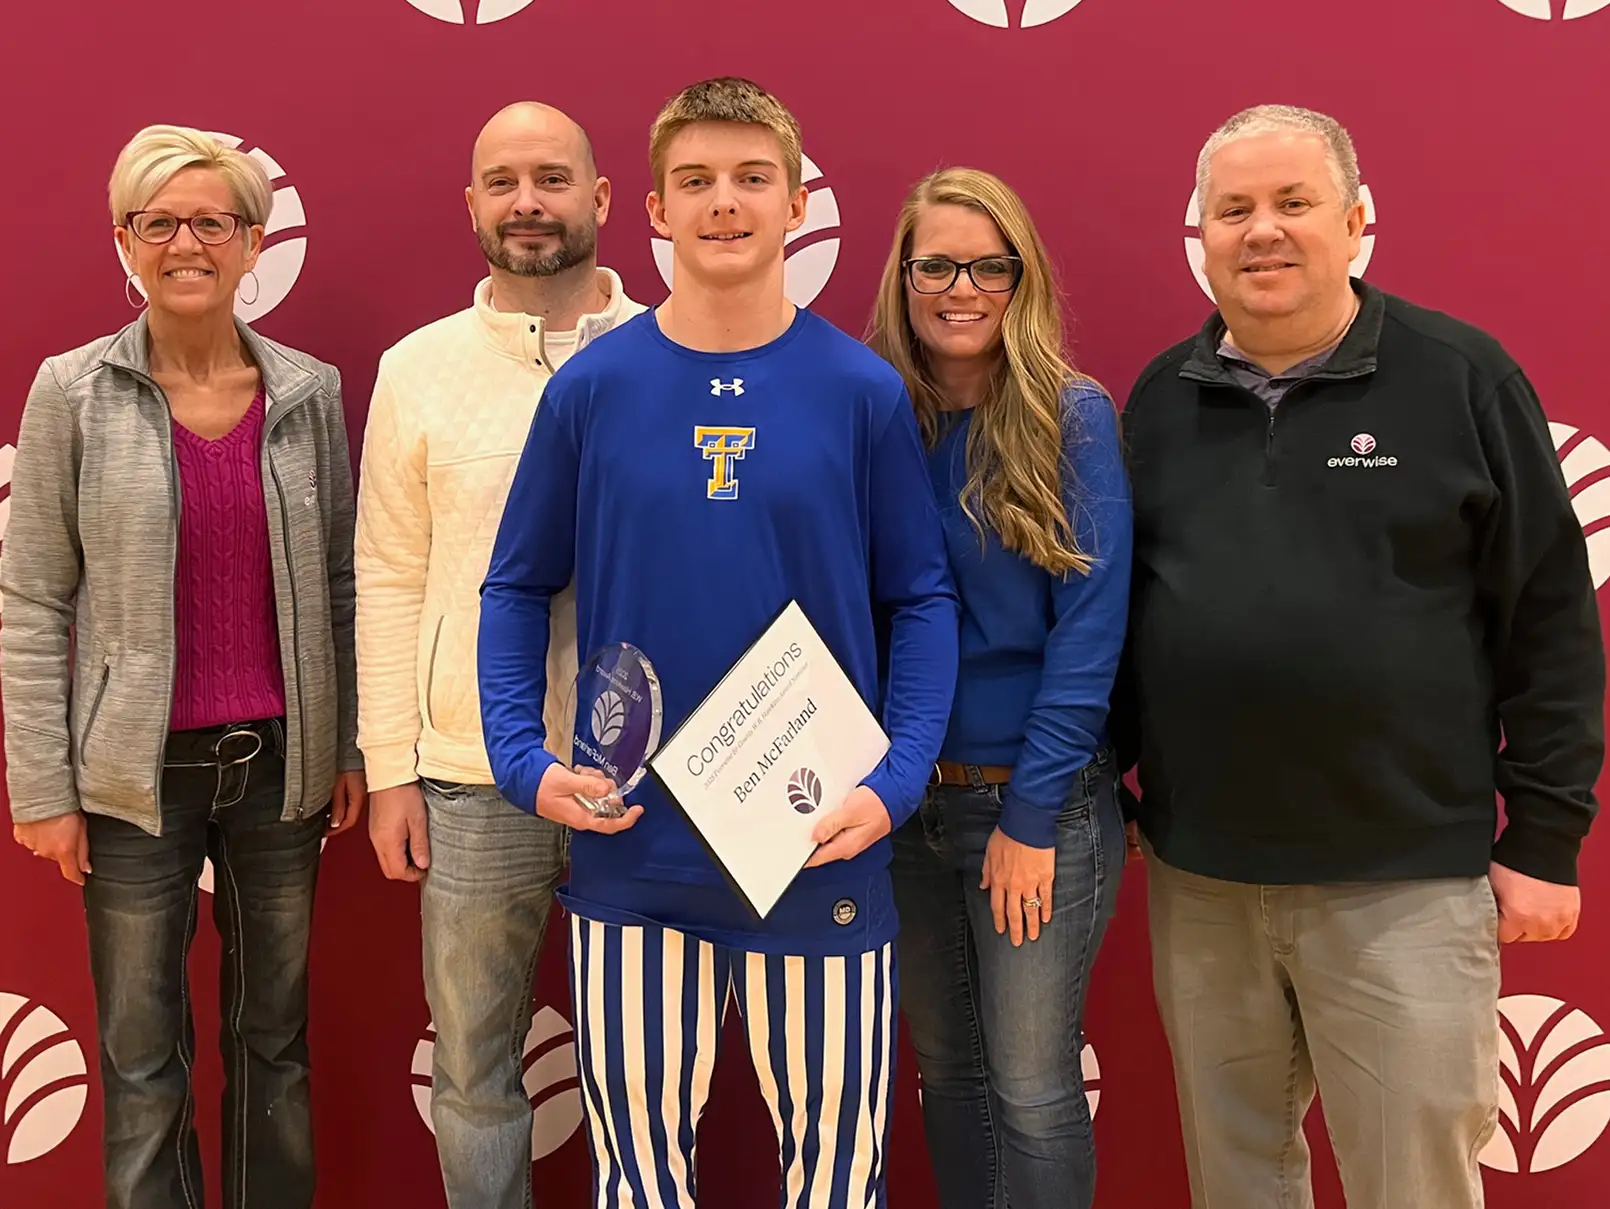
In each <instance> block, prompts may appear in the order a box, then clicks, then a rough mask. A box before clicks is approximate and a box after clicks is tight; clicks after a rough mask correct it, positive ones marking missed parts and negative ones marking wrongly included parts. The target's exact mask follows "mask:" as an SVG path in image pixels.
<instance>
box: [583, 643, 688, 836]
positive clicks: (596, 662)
mask: <svg viewBox="0 0 1610 1209" xmlns="http://www.w3.org/2000/svg"><path fill="white" fill-rule="evenodd" d="M572 696H573V698H574V702H575V708H574V712H573V713H572V715H571V717H572V722H573V730H572V732H571V767H572V768H574V769H575V770H576V771H578V772H581V771H587V770H592V771H596V772H600V773H602V774H603V775H604V776H606V777H608V778H609V779H610V780H611V781H613V782H614V783H615V789H614V791H613V792H611V793H609V794H607V795H606V796H604V797H603V798H599V799H596V800H595V799H592V798H588V797H585V796H583V795H582V794H579V793H578V794H576V795H575V797H576V800H577V801H578V802H580V803H581V804H582V805H583V806H584V807H586V808H587V810H588V811H589V812H591V813H592V814H594V815H596V816H598V817H600V818H607V819H615V818H620V817H621V816H622V815H624V814H625V813H626V802H625V797H626V795H627V794H628V793H630V792H631V791H632V789H633V788H634V787H635V786H636V785H637V783H638V782H639V781H641V780H642V779H643V773H644V772H646V771H647V769H648V759H649V757H650V756H652V755H653V754H654V751H655V749H656V748H657V747H658V746H659V745H660V720H661V718H662V717H663V716H664V712H665V711H664V708H663V706H662V705H661V703H660V678H659V676H658V675H657V674H656V673H655V671H654V665H653V664H652V663H650V662H649V661H648V656H646V655H644V654H643V652H642V651H640V650H638V649H637V648H636V647H635V646H632V645H631V644H629V643H625V642H617V643H613V644H611V645H609V646H606V647H601V648H600V649H599V650H597V651H594V652H593V653H592V654H591V655H589V656H588V657H587V658H586V659H584V660H582V662H581V668H580V670H579V671H578V672H577V673H576V681H575V684H574V686H573V687H572Z"/></svg>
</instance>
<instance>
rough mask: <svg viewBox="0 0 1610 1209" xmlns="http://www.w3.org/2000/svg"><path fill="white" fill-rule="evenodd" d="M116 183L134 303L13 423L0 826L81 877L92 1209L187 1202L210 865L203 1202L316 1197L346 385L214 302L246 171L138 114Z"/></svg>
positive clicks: (242, 206) (341, 783) (338, 792)
mask: <svg viewBox="0 0 1610 1209" xmlns="http://www.w3.org/2000/svg"><path fill="white" fill-rule="evenodd" d="M110 194H111V206H112V221H113V225H114V229H115V233H116V236H117V239H118V243H119V245H120V247H121V249H122V252H123V256H124V259H125V262H126V264H127V265H128V267H129V277H128V281H127V282H126V283H125V286H124V290H125V295H126V297H127V298H128V301H129V303H130V305H131V306H134V307H136V308H138V309H140V310H141V312H142V313H141V314H140V316H139V317H138V318H137V319H136V320H135V321H134V322H133V323H131V324H129V325H128V326H127V327H125V328H124V329H123V330H122V331H120V332H118V333H116V334H115V335H111V336H104V337H102V338H101V339H99V340H96V341H93V342H92V343H90V344H87V345H84V346H83V347H82V348H78V349H74V350H73V351H71V352H68V353H63V354H61V355H60V356H56V357H50V358H48V359H46V361H45V362H44V364H43V365H42V366H41V367H40V370H39V373H38V376H37V377H36V378H35V379H34V384H33V388H32V389H31V390H30V391H29V393H28V401H27V405H26V407H25V408H24V411H23V417H22V431H21V435H20V436H19V437H18V440H17V454H16V463H15V466H14V469H13V478H12V483H11V522H10V527H9V529H8V531H7V533H6V541H5V547H4V553H3V555H0V592H3V593H4V601H5V625H4V627H3V628H0V695H3V706H4V711H5V720H6V727H5V744H6V779H7V787H8V790H9V794H10V804H11V815H12V820H13V822H14V824H15V826H14V829H13V830H14V835H15V837H16V839H17V841H18V842H19V843H21V844H23V845H24V846H26V847H27V848H29V849H30V850H32V851H33V852H34V854H35V855H37V856H41V857H44V858H46V859H47V860H50V861H53V862H55V863H56V864H57V865H58V866H59V867H60V869H61V873H62V876H63V877H65V878H67V879H68V880H69V881H72V882H75V883H77V884H79V885H82V886H83V887H84V914H85V920H86V923H87V925H88V930H89V953H90V971H91V974H92V976H93V978H94V982H95V999H96V1011H97V1015H98V1017H99V1023H100V1061H101V1083H102V1089H103V1092H104V1096H105V1148H104V1155H105V1167H106V1200H107V1204H108V1205H109V1206H111V1207H112V1209H172V1207H173V1206H176V1205H200V1204H201V1202H202V1191H201V1190H202V1172H201V1159H200V1153H199V1147H198V1145H197V1141H196V1132H195V1128H194V1125H193V1123H192V1109H193V1107H194V1092H193V1088H192V1086H191V1080H190V1071H191V1067H192V1066H193V1064H194V1056H195V1055H194V1049H195V1039H194V1027H193V1024H192V1021H191V1018H190V996H189V992H188V988H187V983H186V977H185V957H186V954H187V952H188V951H189V947H190V940H191V938H192V936H193V935H194V932H195V926H196V913H197V898H198V893H197V892H198V885H197V879H198V878H199V877H200V875H201V872H202V864H203V861H204V860H205V859H206V858H207V857H209V856H210V857H211V858H212V861H213V866H214V871H215V881H214V886H215V891H214V897H213V918H214V920H215V921H216V923H217V926H218V929H219V931H220V933H221V934H222V936H223V942H224V943H223V970H222V988H221V996H220V999H221V1008H222V1016H223V1033H222V1046H223V1058H224V1074H225V1093H224V1120H223V1173H222V1174H223V1187H224V1202H225V1204H226V1205H227V1206H228V1207H229V1209H246V1207H247V1206H252V1207H260V1209H306V1206H309V1205H311V1204H312V1201H313V1129H312V1120H311V1114H310V1105H309V1094H308V1047H307V962H308V939H309V932H310V929H311V926H312V921H313V890H314V883H315V880H316V877H317V872H318V865H319V850H320V847H321V844H322V841H323V839H324V837H325V836H327V835H329V834H332V833H335V832H338V831H345V830H349V829H350V828H351V827H352V825H353V824H354V823H356V822H357V820H358V817H359V815H360V814H361V812H362V810H363V806H364V780H363V773H362V772H361V771H360V770H361V768H362V760H361V758H360V756H359V752H358V747H357V742H356V733H355V731H356V724H357V723H356V719H357V701H356V697H355V691H354V685H355V682H356V668H355V664H354V655H353V577H352V529H353V519H354V508H353V497H352V472H351V465H350V463H349V461H348V456H347V438H346V428H345V424H344V417H343V414H342V409H341V388H340V379H339V376H338V375H337V373H336V371H335V369H334V368H332V367H331V366H329V365H325V364H324V363H322V362H320V361H316V360H314V359H313V358H312V357H309V356H307V355H306V354H305V353H299V352H296V351H295V350H293V349H289V348H285V347H283V346H281V345H278V344H275V343H274V342H273V341H270V340H265V339H263V338H262V337H261V336H258V335H257V334H256V333H255V332H253V331H252V330H251V329H250V328H249V327H247V326H246V325H245V324H244V323H241V322H239V321H238V320H237V319H236V318H235V315H234V302H235V300H236V297H237V296H241V297H244V298H245V300H246V301H247V302H250V301H251V299H252V298H253V297H255V294H253V293H251V291H252V290H253V289H254V287H255V285H256V281H255V277H254V276H253V274H252V266H253V265H254V264H255V263H256V260H257V256H258V253H259V251H260V250H261V249H262V246H263V236H264V229H265V224H266V223H267V221H268V216H269V209H270V206H271V203H272V190H271V186H270V184H269V179H268V176H267V174H266V173H265V172H264V170H263V168H262V167H261V166H260V165H259V164H258V163H257V162H256V161H255V160H253V159H252V158H250V157H249V156H246V155H243V154H241V153H240V152H238V151H235V150H232V149H230V148H228V147H225V146H223V145H222V144H221V143H219V142H218V141H217V140H216V139H214V138H212V137H210V136H208V135H206V134H203V133H201V132H199V131H195V130H189V129H185V128H181V127H174V126H153V127H149V128H147V129H146V130H143V131H141V132H140V133H139V134H138V135H136V136H135V138H134V139H133V141H132V142H130V143H129V144H128V146H126V147H125V148H124V149H123V152H122V154H121V155H120V156H119V158H118V161H117V165H116V167H115V169H114V171H113V173H112V180H111V186H110ZM243 283H244V284H243Z"/></svg>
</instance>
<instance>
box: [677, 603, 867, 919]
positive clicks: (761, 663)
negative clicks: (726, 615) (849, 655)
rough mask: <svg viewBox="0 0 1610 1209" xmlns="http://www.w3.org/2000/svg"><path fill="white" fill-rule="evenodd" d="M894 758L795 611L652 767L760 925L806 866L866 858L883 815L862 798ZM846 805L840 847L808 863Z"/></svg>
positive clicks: (793, 608)
mask: <svg viewBox="0 0 1610 1209" xmlns="http://www.w3.org/2000/svg"><path fill="white" fill-rule="evenodd" d="M888 750H889V737H888V736H887V735H886V734H885V733H884V731H883V728H882V727H881V726H880V725H879V724H878V721H877V719H876V718H875V717H873V715H872V711H871V710H869V709H868V708H867V706H866V703H865V702H864V701H862V699H861V694H860V693H859V692H858V691H857V690H856V687H855V685H854V684H853V683H851V681H850V679H849V677H848V676H846V675H845V674H844V671H843V669H842V668H840V667H839V665H838V661H837V660H835V659H834V658H833V655H832V653H831V652H830V651H829V650H828V649H827V645H826V643H824V642H823V641H822V639H821V636H820V635H818V634H817V632H816V629H815V627H814V626H812V625H811V623H810V620H809V619H808V618H807V617H806V616H805V613H804V611H803V610H802V609H801V608H800V607H799V604H798V602H790V603H789V605H788V607H787V608H786V609H784V610H783V612H782V614H781V615H780V616H779V617H778V618H777V620H776V621H775V622H773V623H772V625H771V626H770V627H769V628H768V629H767V630H766V632H765V633H764V634H763V635H761V637H760V638H759V639H758V640H757V641H756V642H755V643H754V644H753V645H752V646H751V647H750V648H749V650H748V651H746V652H745V653H744V655H743V657H742V658H741V659H739V661H738V662H737V663H736V664H735V665H734V666H733V668H732V670H731V671H729V672H728V673H727V674H726V675H725V676H724V677H723V678H722V680H721V682H720V683H719V684H718V685H716V687H715V689H714V690H712V691H711V693H710V695H709V696H708V697H706V698H705V700H704V701H703V703H702V704H700V706H699V707H698V708H697V709H696V710H694V711H693V713H692V714H690V715H689V716H688V718H687V719H686V720H685V721H684V722H683V723H682V725H681V726H680V727H678V728H677V730H676V733H675V734H674V735H672V736H671V738H670V739H668V740H667V741H666V742H665V744H664V745H663V746H662V747H660V749H659V750H658V751H657V752H655V753H654V754H653V756H652V757H651V758H650V759H649V761H648V766H649V768H650V770H651V771H652V772H653V773H654V775H655V777H656V778H657V779H658V780H659V781H660V783H661V784H662V785H663V786H664V787H665V789H666V791H667V792H668V793H669V794H670V795H671V796H672V797H673V798H674V799H675V800H676V802H677V804H678V805H679V806H680V807H681V808H682V811H683V812H684V813H685V814H686V815H687V817H688V821H689V822H690V823H691V824H692V825H693V827H694V829H695V830H696V831H697V832H698V833H699V834H700V836H701V837H703V840H704V842H705V845H706V846H707V847H708V848H709V850H710V853H711V855H712V856H713V857H714V859H715V860H716V861H717V863H718V864H720V865H721V867H722V868H723V870H724V871H725V872H726V874H727V876H728V877H729V878H730V879H731V881H732V883H733V885H734V887H735V888H736V889H737V890H738V892H739V893H740V894H741V895H742V896H743V897H744V899H745V900H746V901H747V902H748V903H749V905H750V906H751V907H752V908H753V909H754V910H755V912H756V914H758V915H760V916H762V917H764V916H765V915H766V914H767V912H769V911H770V910H771V908H772V907H773V906H774V905H775V904H776V902H777V900H778V899H779V898H781V897H782V895H783V892H784V891H785V890H786V889H787V888H788V886H789V883H791V882H792V881H793V880H794V878H795V876H796V875H797V874H798V873H799V871H800V869H801V868H803V867H804V866H805V865H806V863H807V862H811V863H822V862H825V861H827V860H832V859H835V854H834V852H833V849H834V848H835V846H836V847H837V849H838V850H839V854H842V855H853V852H854V851H859V849H860V848H861V847H865V846H866V845H865V844H859V846H857V843H858V840H859V839H864V838H865V836H864V833H863V834H857V832H858V830H859V828H862V827H866V826H872V827H877V826H878V825H879V824H878V820H877V818H876V812H875V810H874V809H873V807H876V808H877V809H882V805H881V803H879V802H878V799H877V796H876V795H875V794H873V793H872V791H871V790H863V791H861V792H860V793H859V794H857V793H855V791H856V790H857V787H858V786H860V783H861V781H862V780H863V779H864V778H865V777H866V776H867V775H868V774H869V773H871V772H872V770H873V769H875V768H876V767H877V766H878V762H879V761H880V760H882V759H883V757H884V754H885V753H886V752H887V751H888ZM852 795H853V796H854V799H855V800H853V801H851V800H850V799H851V798H852ZM841 804H846V805H849V806H851V807H853V808H854V809H852V810H851V811H850V812H849V813H848V814H847V815H845V816H841V818H840V822H841V823H843V824H846V826H844V827H843V828H842V830H840V831H839V832H838V836H839V837H840V838H835V839H832V840H830V841H829V843H828V845H827V846H826V847H825V848H824V849H823V851H822V853H821V860H820V861H812V854H813V853H815V852H816V851H817V844H816V840H815V839H814V838H813V833H814V832H815V831H816V828H817V825H818V824H819V823H820V822H821V821H822V818H823V817H824V816H825V815H828V814H830V813H831V812H833V811H834V810H836V809H838V807H839V806H840V805H841ZM881 827H882V829H883V830H887V828H888V813H887V811H884V812H883V819H882V823H881ZM880 834H881V833H880ZM873 838H874V839H875V838H877V837H876V836H874V837H873ZM869 842H870V841H869Z"/></svg>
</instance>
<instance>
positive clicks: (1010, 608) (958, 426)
mask: <svg viewBox="0 0 1610 1209" xmlns="http://www.w3.org/2000/svg"><path fill="white" fill-rule="evenodd" d="M971 421H972V412H971V411H967V412H962V413H959V414H957V415H956V417H955V418H954V421H953V423H952V425H951V426H950V427H949V428H948V429H947V430H946V431H945V433H944V435H943V437H942V438H941V440H940V441H939V443H938V445H937V446H936V447H935V448H934V450H933V451H932V452H931V453H930V454H929V457H928V467H929V472H930V474H931V475H932V477H933V484H934V491H935V494H936V495H937V497H938V500H939V507H940V518H941V521H942V523H943V526H944V531H945V544H946V547H947V548H948V550H949V553H950V565H951V570H952V572H953V574H954V576H955V579H956V587H957V591H958V592H959V594H960V596H961V604H962V622H961V669H960V672H959V673H958V676H957V681H956V699H955V704H954V706H953V708H952V711H951V717H950V729H949V732H948V733H947V735H946V737H945V745H944V750H943V758H944V759H946V760H954V761H956V762H958V763H964V764H996V765H1009V766H1011V767H1012V769H1013V771H1012V779H1011V781H1010V782H1009V783H1008V785H1007V786H1006V789H1005V791H1004V793H1003V794H1002V797H1001V821H1000V827H1001V830H1002V831H1003V832H1005V833H1006V834H1007V835H1008V836H1010V837H1011V838H1012V839H1014V840H1017V841H1019V842H1020V843H1024V844H1029V845H1032V846H1033V847H1036V848H1048V847H1050V846H1052V845H1053V844H1054V843H1055V842H1056V819H1057V813H1058V811H1059V810H1061V808H1062V806H1063V804H1064V803H1065V802H1066V801H1067V798H1068V794H1069V792H1070V791H1071V790H1072V788H1073V782H1074V777H1075V775H1076V774H1077V773H1078V771H1079V769H1081V768H1083V767H1084V766H1085V765H1086V764H1087V763H1089V761H1090V759H1091V757H1092V756H1093V755H1094V754H1095V753H1096V751H1097V749H1098V748H1099V747H1100V746H1101V745H1102V744H1103V743H1104V742H1105V741H1106V733H1107V702H1108V698H1109V697H1110V696H1111V694H1112V684H1113V677H1114V676H1115V675H1116V673H1117V669H1118V659H1119V656H1120V654H1121V653H1122V650H1123V645H1124V632H1125V625H1126V620H1127V615H1128V609H1129V561H1130V548H1131V538H1132V528H1133V526H1132V519H1131V514H1130V505H1129V482H1128V476H1127V475H1126V473H1125V471H1124V460H1123V454H1122V451H1121V447H1120V445H1119V440H1118V423H1117V416H1116V413H1115V411H1114V409H1113V405H1112V403H1111V401H1110V400H1109V399H1108V398H1107V396H1106V395H1104V394H1103V393H1102V392H1101V391H1099V390H1097V389H1095V388H1094V387H1089V386H1080V387H1076V388H1072V389H1070V390H1069V391H1068V392H1067V393H1066V395H1065V396H1064V422H1063V466H1064V473H1063V499H1064V502H1065V504H1066V506H1067V509H1068V518H1069V522H1070V523H1071V524H1072V525H1073V529H1074V533H1075V534H1076V535H1077V537H1078V541H1079V548H1080V549H1081V550H1083V551H1084V552H1085V553H1087V554H1089V555H1091V556H1092V557H1093V558H1094V559H1095V566H1094V567H1093V568H1092V570H1091V572H1090V574H1089V575H1081V574H1079V573H1078V572H1072V573H1070V574H1069V575H1067V576H1065V577H1059V576H1054V575H1051V574H1050V573H1049V572H1047V571H1045V570H1042V569H1041V568H1039V567H1037V566H1035V565H1034V564H1033V563H1031V562H1030V561H1029V560H1028V559H1026V558H1024V557H1023V556H1022V555H1020V554H1016V553H1014V552H1012V551H1009V550H1007V549H1005V548H1004V547H1003V546H1002V545H1001V543H1000V539H999V538H998V537H996V535H995V534H994V533H993V532H990V531H989V530H988V529H987V528H986V531H985V539H986V540H985V543H984V544H983V545H980V542H979V537H978V531H977V530H976V529H974V528H973V525H972V522H971V521H969V520H968V518H967V515H966V513H964V512H963V511H962V507H961V504H960V502H959V497H960V494H961V491H962V488H963V486H964V485H965V483H966V481H967V468H966V449H967V434H968V431H969V430H970V429H971V426H972V424H971ZM976 511H977V509H976V508H975V512H976Z"/></svg>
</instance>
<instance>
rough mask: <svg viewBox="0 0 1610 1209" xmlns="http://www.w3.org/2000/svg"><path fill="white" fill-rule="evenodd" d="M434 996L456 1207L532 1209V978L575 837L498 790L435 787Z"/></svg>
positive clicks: (430, 919)
mask: <svg viewBox="0 0 1610 1209" xmlns="http://www.w3.org/2000/svg"><path fill="white" fill-rule="evenodd" d="M422 785H423V788H424V793H425V809H426V813H427V817H428V821H429V827H430V871H429V872H428V873H427V874H426V875H425V880H424V882H423V884H422V889H421V896H420V905H421V917H422V923H423V928H424V951H425V998H426V999H427V1000H428V1001H429V1002H430V1010H431V1016H432V1018H433V1020H434V1021H435V1025H436V1049H435V1057H434V1058H433V1060H432V1068H431V1108H430V1115H431V1124H432V1125H433V1126H434V1127H435V1130H436V1154H437V1158H438V1160H439V1161H440V1163H441V1167H442V1182H443V1183H444V1184H445V1186H446V1189H447V1204H448V1206H449V1209H530V1206H531V1100H530V1097H529V1096H527V1094H526V1090H525V1086H524V1084H523V1083H522V1081H521V1080H522V1079H523V1077H524V1070H523V1067H522V1061H521V1059H522V1050H523V1046H524V1043H525V1039H526V1033H527V1032H528V1031H529V1030H530V1028H531V979H532V976H533V975H534V974H535V972H536V965H537V956H538V954H540V953H541V951H542V938H543V935H544V933H545V932H546V931H547V928H548V909H549V907H550V906H551V904H552V903H553V892H554V887H555V886H557V885H558V884H559V879H560V876H561V875H562V874H563V872H564V868H565V857H566V848H567V844H566V835H567V833H566V832H565V830H564V828H562V827H560V826H559V825H558V824H556V823H553V822H551V821H549V820H548V819H541V818H537V817H536V816H534V815H530V814H527V813H525V812H524V811H523V810H519V809H517V808H516V807H514V806H511V805H509V803H508V802H506V801H504V800H503V798H502V797H501V796H500V795H499V794H498V791H497V789H496V787H494V786H492V785H461V784H453V783H447V782H442V781H431V780H424V781H423V782H422Z"/></svg>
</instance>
